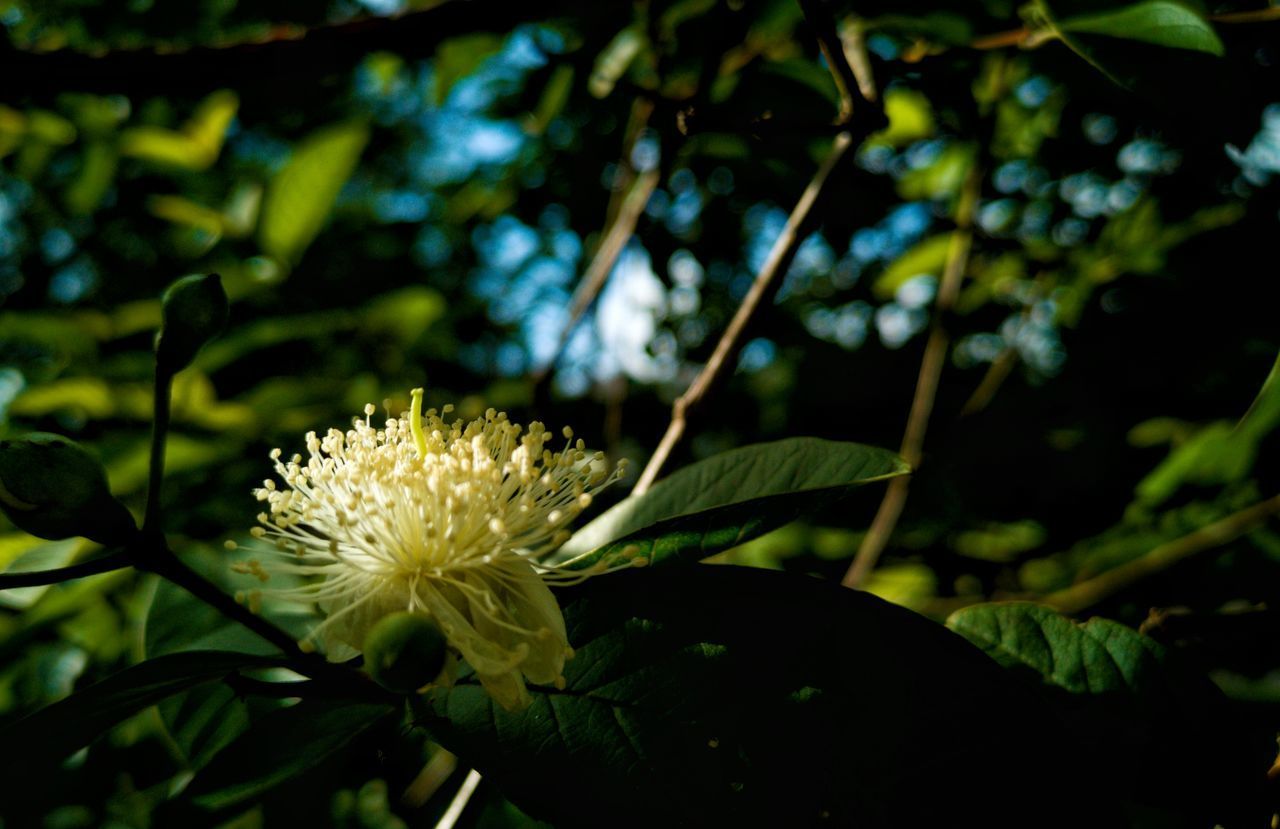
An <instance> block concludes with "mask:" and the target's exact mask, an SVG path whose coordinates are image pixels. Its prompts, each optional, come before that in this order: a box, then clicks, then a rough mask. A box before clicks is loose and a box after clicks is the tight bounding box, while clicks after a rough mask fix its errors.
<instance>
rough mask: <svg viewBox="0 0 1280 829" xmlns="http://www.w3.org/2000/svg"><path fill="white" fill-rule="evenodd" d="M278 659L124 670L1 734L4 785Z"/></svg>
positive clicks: (167, 659)
mask: <svg viewBox="0 0 1280 829" xmlns="http://www.w3.org/2000/svg"><path fill="white" fill-rule="evenodd" d="M277 664H279V660H278V659H274V658H272V657H265V656H254V655H251V654H244V653H230V652H227V651H211V650H205V651H190V652H187V653H177V654H170V655H168V656H161V657H157V658H155V659H151V660H148V661H146V662H142V663H139V664H137V665H134V666H133V667H131V668H126V669H125V670H123V671H121V672H120V673H118V674H115V675H114V676H111V677H108V678H107V679H104V680H103V681H101V682H99V683H97V684H96V685H91V686H89V687H87V688H84V689H82V690H79V691H76V692H75V693H73V694H72V695H71V696H69V697H67V698H66V699H64V700H60V701H59V702H56V703H54V704H53V705H50V706H47V707H45V708H42V709H40V710H39V711H36V712H35V713H33V714H31V715H29V716H27V717H25V718H23V719H21V720H19V721H17V722H15V723H13V724H11V725H9V726H8V727H6V728H4V729H3V730H0V746H3V750H2V751H0V786H14V787H15V790H17V789H18V788H19V787H20V786H21V784H22V781H23V780H24V779H25V778H26V777H27V776H29V775H34V774H41V773H44V772H47V771H48V770H49V769H50V768H53V767H54V766H55V765H56V764H57V762H58V761H60V760H62V759H63V758H64V757H66V756H67V755H69V754H71V753H72V752H74V751H75V750H76V749H78V748H80V747H81V746H84V745H87V744H88V743H89V742H91V741H92V740H93V739H94V738H95V737H98V736H100V735H101V734H102V733H103V732H105V731H107V730H108V729H110V728H111V727H112V726H114V725H116V724H117V723H119V722H121V721H123V720H125V719H126V718H128V717H130V716H132V715H133V714H136V713H138V712H139V711H141V710H143V709H144V708H147V707H148V706H151V705H155V704H156V703H157V702H160V701H161V700H163V699H166V698H167V697H170V696H173V695H174V694H177V693H179V692H181V691H185V690H187V689H190V688H194V687H196V686H197V685H202V684H204V683H208V682H213V681H215V680H218V679H221V678H223V677H225V676H227V675H228V674H231V673H233V672H235V671H239V670H244V669H249V668H262V667H270V666H272V665H277Z"/></svg>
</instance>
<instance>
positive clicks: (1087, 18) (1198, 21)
mask: <svg viewBox="0 0 1280 829" xmlns="http://www.w3.org/2000/svg"><path fill="white" fill-rule="evenodd" d="M1058 29H1059V30H1060V31H1064V32H1071V33H1073V34H1086V35H1105V36H1107V37H1115V38H1123V39H1125V40H1135V41H1138V42H1141V43H1150V44H1153V45H1155V46H1163V47H1165V48H1167V49H1188V50H1190V51H1193V52H1207V53H1209V54H1211V55H1221V54H1222V51H1223V50H1222V41H1221V40H1219V39H1218V35H1217V34H1216V33H1215V32H1214V31H1213V27H1212V26H1211V25H1209V22H1208V21H1206V20H1205V19H1204V18H1203V17H1201V16H1200V15H1199V14H1197V13H1196V12H1195V11H1193V10H1192V9H1190V8H1188V7H1187V6H1186V5H1184V4H1182V3H1179V2H1174V0H1146V1H1145V2H1142V3H1134V4H1132V5H1128V6H1122V7H1120V8H1118V9H1111V10H1108V11H1099V12H1093V13H1090V14H1082V15H1077V16H1073V17H1068V18H1066V19H1063V20H1059V21H1058Z"/></svg>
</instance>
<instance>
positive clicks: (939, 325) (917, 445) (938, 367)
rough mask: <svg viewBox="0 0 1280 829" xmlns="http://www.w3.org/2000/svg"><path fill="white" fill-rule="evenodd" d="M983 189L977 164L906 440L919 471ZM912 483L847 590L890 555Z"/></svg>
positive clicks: (901, 490) (874, 536)
mask: <svg viewBox="0 0 1280 829" xmlns="http://www.w3.org/2000/svg"><path fill="white" fill-rule="evenodd" d="M981 185H982V172H981V170H980V169H979V165H978V164H977V163H975V164H974V165H973V166H972V167H971V168H970V169H969V174H968V176H967V177H966V178H965V182H964V185H963V186H962V188H961V191H960V198H959V200H958V201H957V203H956V211H955V221H956V229H955V230H954V231H953V232H952V234H951V240H950V244H949V245H948V247H947V258H946V264H945V265H944V266H943V270H942V281H941V283H940V284H939V286H938V297H937V299H936V300H935V303H934V312H933V325H932V327H931V328H930V330H929V339H928V342H926V344H925V347H924V359H922V360H921V361H920V374H919V376H918V377H917V378H916V390H915V396H914V397H913V398H912V400H911V412H910V414H908V415H907V428H906V431H905V432H904V434H903V436H902V445H901V448H900V450H899V454H900V455H902V459H903V460H905V461H906V462H907V463H908V464H910V465H911V467H912V468H913V469H914V468H916V467H917V466H919V464H920V461H921V459H922V458H923V456H924V438H925V433H926V432H928V430H929V417H930V416H931V415H932V414H933V404H934V401H935V400H936V398H937V395H938V383H939V381H940V380H941V379H942V369H943V366H944V365H945V364H946V360H947V351H948V349H949V348H950V346H951V335H950V334H949V333H948V332H947V327H946V326H947V316H948V315H949V314H950V313H951V309H952V308H954V307H955V304H956V298H957V297H958V296H959V294H960V283H961V281H962V280H963V278H964V274H965V271H967V270H968V268H969V251H970V249H971V248H972V246H973V211H974V206H975V205H976V204H977V201H978V192H979V190H980V188H981ZM909 486H910V479H909V478H907V477H905V476H903V477H898V478H894V479H893V480H892V481H890V482H889V487H888V490H887V491H886V492H885V495H884V499H883V500H882V501H881V502H880V509H879V510H877V511H876V517H875V519H874V520H873V521H872V522H871V528H870V529H869V530H868V531H867V534H866V536H865V537H864V538H863V539H862V544H861V545H859V547H858V554H857V555H856V556H854V559H853V563H852V564H850V565H849V569H848V571H847V572H846V573H845V574H844V579H843V580H842V583H843V584H844V585H845V586H846V587H859V586H860V585H861V584H862V583H863V581H865V580H866V578H867V576H868V575H870V574H871V571H872V570H874V569H875V566H876V562H878V561H879V560H880V554H881V553H882V552H884V548H885V545H886V544H888V542H889V537H890V536H891V535H892V534H893V530H894V527H896V526H897V525H898V519H899V518H900V517H901V516H902V508H903V507H904V506H905V505H906V502H907V489H908V487H909Z"/></svg>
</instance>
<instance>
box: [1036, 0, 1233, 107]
mask: <svg viewBox="0 0 1280 829" xmlns="http://www.w3.org/2000/svg"><path fill="white" fill-rule="evenodd" d="M1040 8H1041V9H1042V10H1043V11H1044V12H1045V13H1046V17H1047V19H1048V21H1049V23H1048V25H1049V27H1050V29H1051V31H1053V32H1054V33H1055V34H1057V35H1058V36H1059V37H1061V38H1062V41H1063V42H1064V43H1065V44H1066V45H1067V46H1069V47H1070V48H1071V49H1072V50H1073V51H1075V52H1076V53H1077V54H1079V55H1080V56H1081V57H1082V58H1084V59H1085V60H1087V61H1088V62H1089V63H1091V64H1093V65H1094V67H1096V68H1097V69H1098V70H1100V71H1101V72H1102V73H1103V74H1105V75H1106V76H1107V77H1109V78H1111V80H1113V81H1115V82H1116V83H1118V84H1120V85H1121V86H1124V87H1126V88H1128V89H1131V90H1134V91H1138V92H1142V93H1144V94H1149V95H1152V96H1154V97H1155V98H1156V99H1158V100H1159V101H1161V103H1163V104H1165V105H1166V106H1187V105H1191V104H1194V105H1196V106H1206V105H1208V106H1215V105H1216V104H1215V102H1213V101H1208V102H1206V100H1205V98H1206V97H1208V96H1204V95H1200V93H1207V92H1210V91H1211V90H1212V91H1215V92H1216V94H1217V95H1218V97H1219V98H1221V99H1223V100H1230V99H1231V95H1230V94H1223V93H1224V92H1229V90H1228V89H1227V88H1226V87H1224V86H1223V84H1224V83H1225V82H1226V78H1225V77H1224V76H1223V74H1222V73H1223V71H1224V67H1223V62H1222V61H1220V60H1218V58H1219V57H1220V56H1221V55H1222V54H1223V46H1222V41H1221V40H1219V39H1218V35H1217V34H1216V33H1215V32H1214V30H1213V27H1212V26H1211V25H1210V24H1209V22H1208V21H1206V20H1205V19H1204V17H1203V16H1201V15H1200V14H1199V13H1198V12H1197V11H1196V10H1195V9H1193V8H1191V7H1190V6H1189V5H1187V4H1186V3H1181V2H1177V0H1144V2H1139V3H1129V4H1120V5H1119V7H1117V4H1114V3H1106V2H1103V3H1093V2H1080V0H1041V2H1040ZM1201 117H1205V116H1204V114H1203V113H1201Z"/></svg>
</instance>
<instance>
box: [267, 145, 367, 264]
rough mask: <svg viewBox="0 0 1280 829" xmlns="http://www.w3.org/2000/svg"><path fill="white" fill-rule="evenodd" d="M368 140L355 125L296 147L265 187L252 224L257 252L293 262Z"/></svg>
mask: <svg viewBox="0 0 1280 829" xmlns="http://www.w3.org/2000/svg"><path fill="white" fill-rule="evenodd" d="M368 141H369V128H368V126H366V125H365V124H364V123H361V122H350V123H343V124H336V125H334V126H330V127H326V128H324V129H322V130H320V131H318V132H316V133H314V134H312V135H310V136H308V137H307V138H306V139H304V140H303V141H302V143H300V144H299V145H298V146H297V148H296V149H294V151H293V157H292V158H290V159H289V162H288V163H287V164H285V166H284V167H283V168H282V169H281V170H280V172H278V173H276V175H275V177H274V178H273V179H272V180H271V185H270V187H268V188H267V196H266V199H265V201H264V203H263V205H262V218H261V223H260V224H259V226H258V241H259V243H260V244H261V245H262V249H263V250H264V251H266V252H267V253H269V254H271V255H272V256H274V257H276V258H277V259H279V260H281V261H283V262H287V263H294V262H296V261H297V260H298V257H300V256H301V255H302V252H303V251H304V250H306V248H307V245H309V244H311V241H312V240H313V239H314V238H315V237H316V234H318V233H319V232H320V228H321V227H323V226H324V221H325V219H326V218H328V216H329V211H330V210H332V209H333V205H334V202H336V201H337V200H338V193H339V192H341V191H342V187H343V185H344V184H346V183H347V179H348V178H350V177H351V173H352V172H353V171H354V170H355V168H356V163H357V162H358V161H359V160H360V153H361V152H362V151H363V150H364V146H365V144H366V143H368Z"/></svg>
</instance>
